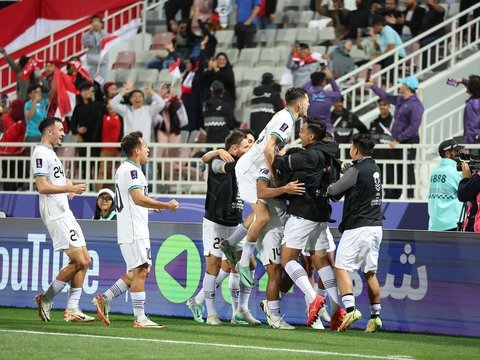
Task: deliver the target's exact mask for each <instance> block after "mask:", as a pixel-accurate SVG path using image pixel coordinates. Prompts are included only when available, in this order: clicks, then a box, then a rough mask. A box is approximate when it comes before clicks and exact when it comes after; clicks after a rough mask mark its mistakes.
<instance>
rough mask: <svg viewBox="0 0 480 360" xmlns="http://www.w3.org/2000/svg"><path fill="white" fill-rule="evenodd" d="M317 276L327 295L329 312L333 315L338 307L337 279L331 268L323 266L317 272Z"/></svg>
mask: <svg viewBox="0 0 480 360" xmlns="http://www.w3.org/2000/svg"><path fill="white" fill-rule="evenodd" d="M318 276H320V278H321V279H322V282H323V286H325V290H326V291H327V293H328V296H329V298H330V306H331V309H330V311H331V312H332V313H334V312H335V311H336V310H337V307H338V289H337V279H336V278H335V274H334V272H333V269H332V267H331V266H325V267H323V268H321V269H320V270H318Z"/></svg>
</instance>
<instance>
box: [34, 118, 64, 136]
mask: <svg viewBox="0 0 480 360" xmlns="http://www.w3.org/2000/svg"><path fill="white" fill-rule="evenodd" d="M56 122H59V123H60V124H61V123H62V119H60V118H58V117H55V116H47V117H46V118H45V119H43V120H42V121H41V122H40V124H38V131H40V133H41V134H42V135H43V132H44V131H45V129H46V128H49V127H50V126H52V125H53V124H55V123H56Z"/></svg>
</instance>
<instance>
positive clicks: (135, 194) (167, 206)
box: [130, 189, 179, 211]
mask: <svg viewBox="0 0 480 360" xmlns="http://www.w3.org/2000/svg"><path fill="white" fill-rule="evenodd" d="M130 196H131V197H132V200H133V202H134V203H135V205H138V206H142V207H145V208H148V209H156V210H170V211H176V210H177V209H178V206H179V204H178V202H177V200H174V199H172V200H170V201H168V202H163V201H158V200H155V199H152V198H151V197H148V196H146V195H145V194H144V193H143V191H142V189H133V190H132V191H130Z"/></svg>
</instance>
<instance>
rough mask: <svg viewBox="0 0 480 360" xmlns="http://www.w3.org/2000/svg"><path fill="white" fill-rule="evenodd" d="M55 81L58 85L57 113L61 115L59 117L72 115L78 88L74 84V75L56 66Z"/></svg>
mask: <svg viewBox="0 0 480 360" xmlns="http://www.w3.org/2000/svg"><path fill="white" fill-rule="evenodd" d="M53 81H55V85H56V87H57V101H58V108H57V113H58V114H59V115H60V116H59V117H61V118H62V119H64V118H65V117H66V116H72V113H73V109H74V108H75V94H76V90H77V89H76V88H75V85H74V84H73V79H72V77H71V76H70V75H68V74H65V73H64V72H63V71H61V70H60V69H59V68H58V67H56V66H55V72H54V75H53ZM55 115H57V114H55Z"/></svg>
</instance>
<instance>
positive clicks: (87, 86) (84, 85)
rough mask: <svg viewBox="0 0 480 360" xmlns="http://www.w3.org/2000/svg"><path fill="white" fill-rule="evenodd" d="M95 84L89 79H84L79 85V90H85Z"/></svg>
mask: <svg viewBox="0 0 480 360" xmlns="http://www.w3.org/2000/svg"><path fill="white" fill-rule="evenodd" d="M92 86H93V85H92V84H91V83H89V82H87V81H84V82H82V83H81V84H80V85H79V86H78V90H80V91H83V90H88V89H90V88H91V87H92Z"/></svg>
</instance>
